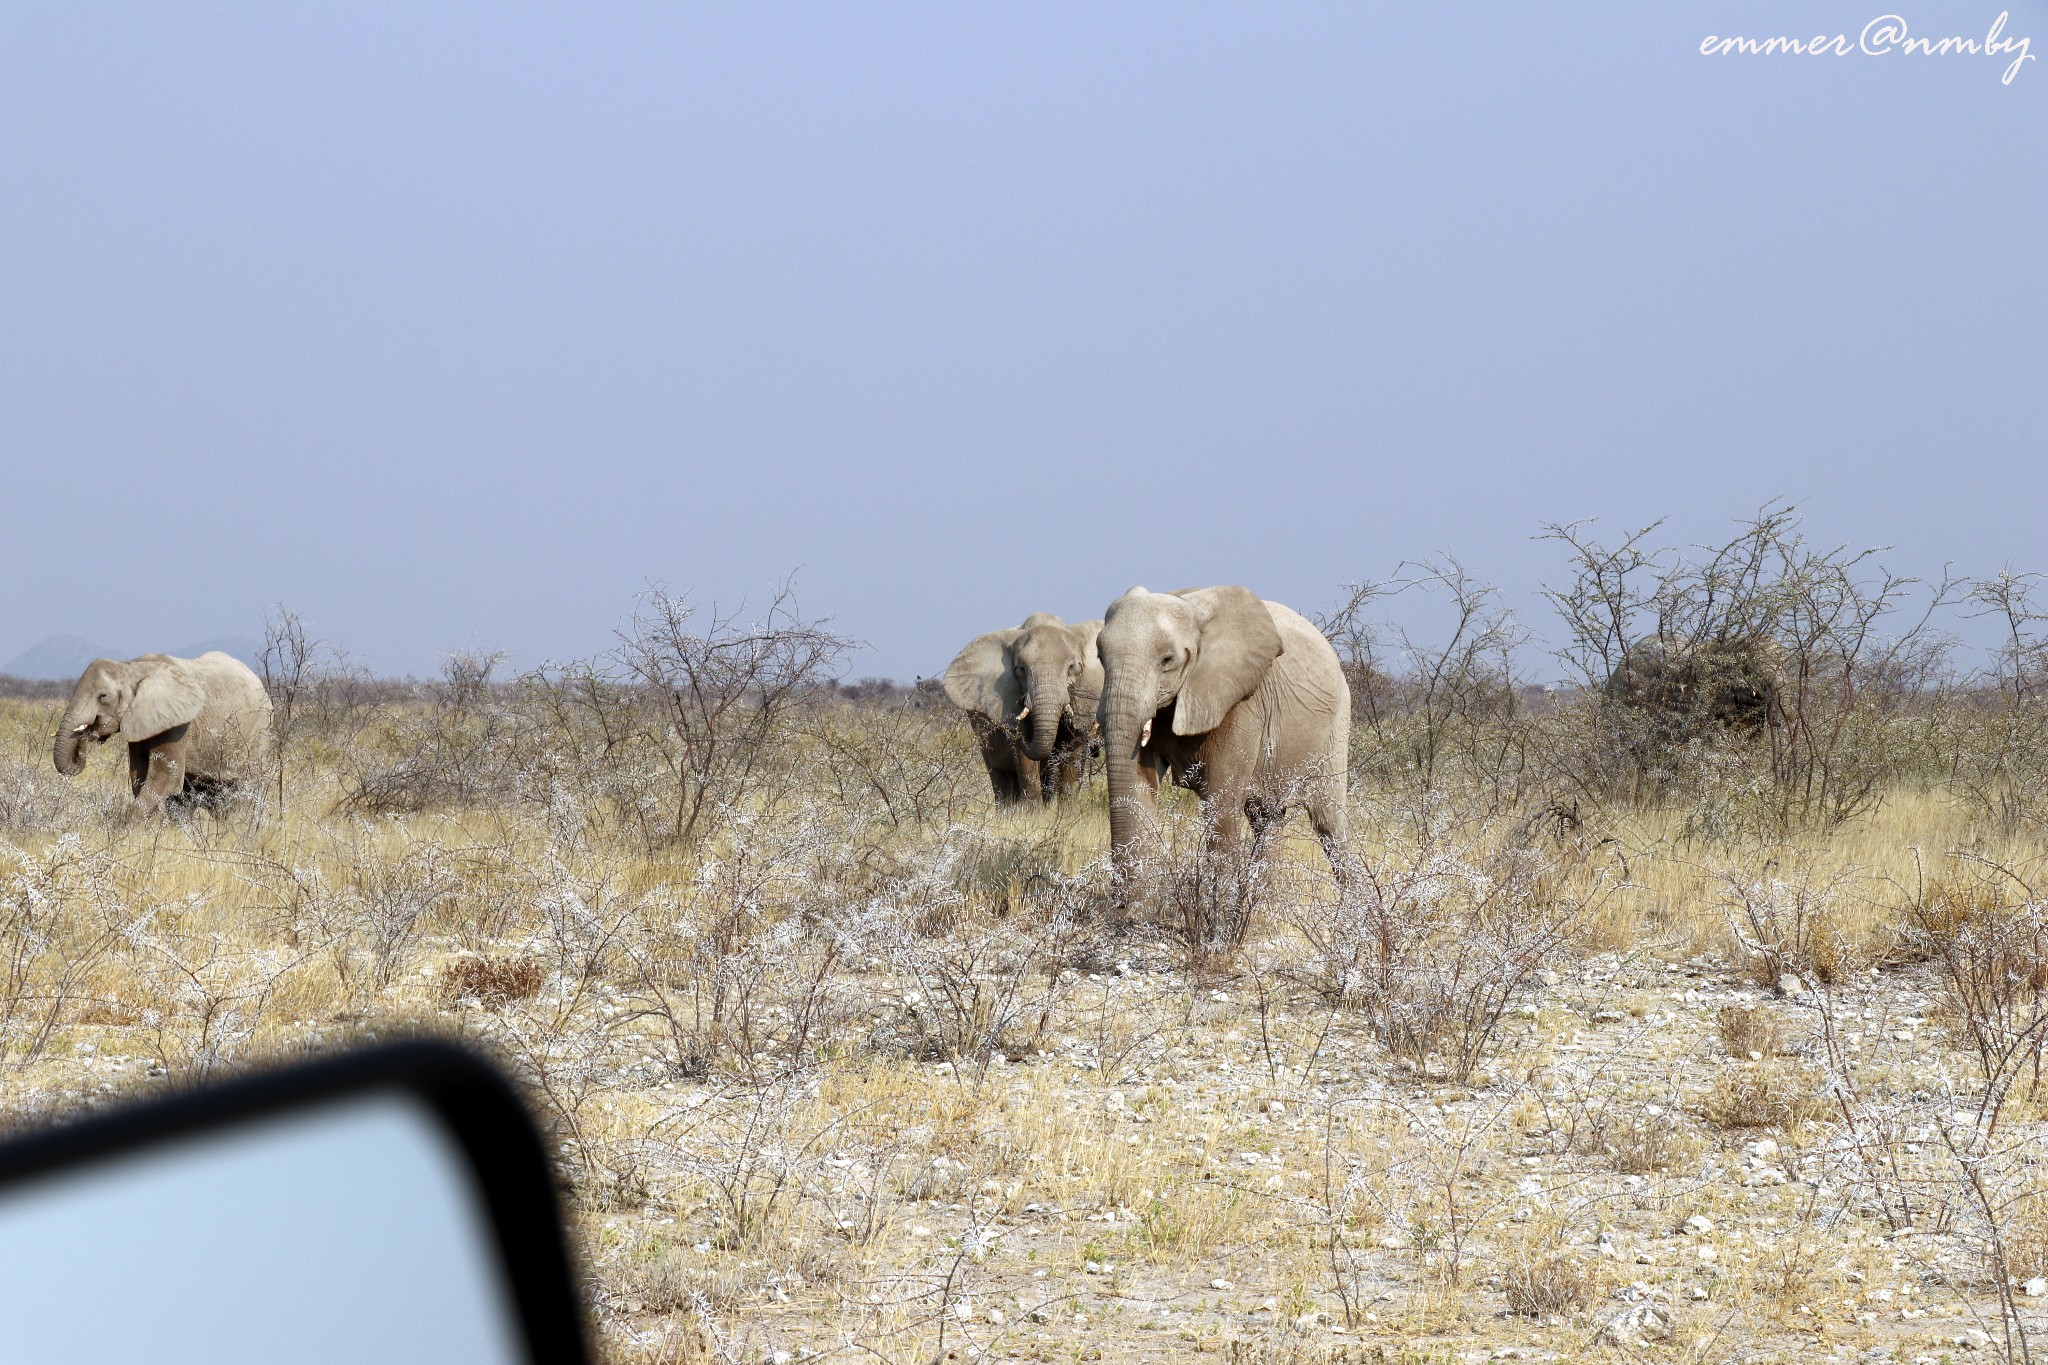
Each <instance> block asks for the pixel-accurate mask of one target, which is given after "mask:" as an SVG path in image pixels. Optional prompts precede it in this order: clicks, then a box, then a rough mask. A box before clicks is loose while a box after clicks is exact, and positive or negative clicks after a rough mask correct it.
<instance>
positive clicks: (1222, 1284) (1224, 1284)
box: [1209, 1280, 1237, 1289]
mask: <svg viewBox="0 0 2048 1365" xmlns="http://www.w3.org/2000/svg"><path fill="white" fill-rule="evenodd" d="M1209 1287H1210V1288H1211V1289H1235V1288H1237V1286H1236V1285H1235V1284H1233V1283H1232V1282H1231V1281H1229V1280H1211V1281H1209Z"/></svg>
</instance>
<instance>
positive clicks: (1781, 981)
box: [1778, 972, 1806, 996]
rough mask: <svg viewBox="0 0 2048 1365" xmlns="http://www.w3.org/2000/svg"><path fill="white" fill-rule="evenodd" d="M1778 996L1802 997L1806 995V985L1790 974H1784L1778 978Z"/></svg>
mask: <svg viewBox="0 0 2048 1365" xmlns="http://www.w3.org/2000/svg"><path fill="white" fill-rule="evenodd" d="M1778 994H1780V995H1787V996H1790V995H1804V994H1806V983H1805V982H1804V981H1801V980H1800V979H1799V978H1798V977H1797V976H1795V975H1793V974H1792V973H1791V972H1786V973H1785V974H1784V975H1783V976H1781V977H1779V978H1778Z"/></svg>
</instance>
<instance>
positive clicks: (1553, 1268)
mask: <svg viewBox="0 0 2048 1365" xmlns="http://www.w3.org/2000/svg"><path fill="white" fill-rule="evenodd" d="M1593 1289H1594V1285H1593V1277H1592V1275H1590V1274H1589V1273H1588V1272H1587V1270H1586V1266H1585V1263H1584V1262H1583V1261H1581V1260H1579V1259H1578V1258H1577V1257H1574V1256H1568V1255H1565V1254H1563V1253H1560V1252H1552V1253H1550V1254H1548V1255H1544V1256H1531V1255H1523V1256H1518V1257H1515V1258H1514V1259H1513V1260H1511V1261H1510V1262H1509V1263H1508V1268H1507V1270H1506V1271H1505V1272H1503V1273H1502V1275H1501V1292H1502V1293H1503V1294H1505V1295H1506V1296H1507V1301H1508V1311H1509V1312H1510V1313H1513V1314H1514V1315H1515V1316H1516V1317H1522V1318H1538V1319H1542V1318H1568V1317H1570V1316H1571V1315H1572V1314H1574V1313H1577V1312H1580V1311H1581V1310H1583V1309H1584V1308H1585V1307H1586V1305H1587V1304H1589V1303H1591V1302H1592V1300H1593Z"/></svg>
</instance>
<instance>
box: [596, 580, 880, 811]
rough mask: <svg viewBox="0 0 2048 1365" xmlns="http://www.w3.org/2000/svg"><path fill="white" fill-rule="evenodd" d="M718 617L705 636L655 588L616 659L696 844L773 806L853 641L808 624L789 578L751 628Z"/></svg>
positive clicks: (677, 602) (676, 601)
mask: <svg viewBox="0 0 2048 1365" xmlns="http://www.w3.org/2000/svg"><path fill="white" fill-rule="evenodd" d="M742 611H744V607H741V608H740V609H738V610H734V611H732V612H721V611H719V610H718V608H717V607H716V606H714V607H713V608H712V609H711V611H710V612H709V613H708V615H707V616H706V618H705V620H704V622H703V625H702V628H701V629H699V628H697V626H696V617H697V612H696V609H695V608H694V607H692V606H691V605H690V603H689V600H688V599H687V598H686V597H684V596H681V595H678V594H674V593H671V592H669V591H668V589H666V588H665V587H662V586H660V585H658V584H657V585H655V586H653V587H650V588H648V589H647V591H646V592H644V593H642V594H641V596H640V604H639V607H638V608H637V609H636V610H635V611H634V613H633V618H632V620H631V621H630V622H629V623H628V625H627V627H626V628H625V629H624V630H622V631H620V632H619V646H618V648H617V649H616V650H614V651H613V658H614V659H615V660H616V662H617V663H618V665H619V667H620V668H622V669H623V670H624V672H625V674H626V675H627V677H628V678H629V679H630V681H631V682H632V683H633V684H634V685H635V686H636V688H637V689H638V690H639V692H640V694H641V696H642V698H643V700H644V703H645V705H646V706H647V708H648V710H649V712H650V714H651V716H652V717H653V719H654V720H655V722H656V724H655V726H654V730H653V734H652V738H653V739H654V741H655V743H656V745H657V746H658V748H659V749H660V752H661V754H662V757H663V760H664V763H665V765H666V767H667V769H668V771H669V774H670V776H671V777H672V778H673V781H674V791H673V806H672V811H673V816H672V825H671V833H672V834H673V836H674V838H675V839H676V840H677V841H678V842H681V843H684V844H690V843H695V842H697V841H698V840H699V839H701V838H702V837H704V835H706V834H707V833H709V832H710V830H711V829H712V828H714V827H715V826H716V825H717V824H718V823H719V816H720V814H721V813H722V812H723V811H725V810H727V809H730V808H731V807H733V806H734V805H735V804H736V803H738V802H740V801H742V800H745V799H747V798H749V797H751V796H757V795H766V794H768V793H767V792H766V791H765V784H766V779H768V778H770V777H771V776H772V775H773V772H774V765H775V764H776V763H777V762H778V761H779V760H780V758H781V757H782V755H783V754H784V753H786V751H787V748H788V741H790V740H791V739H793V738H794V737H795V734H796V728H797V724H796V723H797V720H798V718H799V716H800V714H801V712H802V711H803V709H804V708H805V707H806V706H807V705H809V704H810V703H811V702H813V701H814V700H816V699H818V698H819V697H820V696H821V695H822V694H823V693H824V692H825V691H826V685H827V684H828V683H829V682H831V681H832V680H833V679H834V678H835V677H836V676H837V674H838V672H839V670H840V668H841V667H842V665H843V664H844V663H845V661H846V657H847V656H848V655H849V654H850V653H851V652H852V651H853V650H854V648H855V647H856V642H855V641H853V640H851V639H849V638H847V637H845V636H842V635H837V634H834V633H833V632H832V631H831V630H829V629H828V628H827V627H828V626H829V625H830V622H829V621H827V620H815V621H813V620H807V619H805V618H804V616H803V614H802V612H801V611H800V610H799V609H798V606H797V602H796V595H795V589H794V586H793V583H792V582H791V580H789V579H784V580H783V581H782V582H781V583H780V584H778V585H777V587H776V589H775V596H774V598H773V600H771V601H770V602H769V604H768V609H767V611H766V612H765V613H763V614H762V616H761V617H760V618H759V619H758V620H756V621H754V622H751V623H749V622H745V621H743V620H742V617H741V612H742Z"/></svg>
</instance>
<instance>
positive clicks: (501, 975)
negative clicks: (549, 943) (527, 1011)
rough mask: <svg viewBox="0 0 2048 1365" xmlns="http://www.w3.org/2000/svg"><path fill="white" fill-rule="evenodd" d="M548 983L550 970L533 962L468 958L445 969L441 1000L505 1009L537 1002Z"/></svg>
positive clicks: (527, 959)
mask: <svg viewBox="0 0 2048 1365" xmlns="http://www.w3.org/2000/svg"><path fill="white" fill-rule="evenodd" d="M547 981H548V971H547V968H546V967H544V966H542V965H541V964H540V963H538V962H536V961H534V960H533V959H531V958H517V957H514V958H492V957H465V958H459V959H457V960H456V961H454V962H451V963H449V964H448V966H446V967H444V968H443V969H442V971H441V996H442V998H443V999H445V1000H448V1001H460V1000H464V999H469V1000H477V1001H481V1002H482V1003H483V1004H486V1005H504V1004H509V1003H511V1002H512V1001H514V1000H531V999H533V997H534V996H536V995H538V994H540V988H541V987H542V986H545V985H546V984H547Z"/></svg>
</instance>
